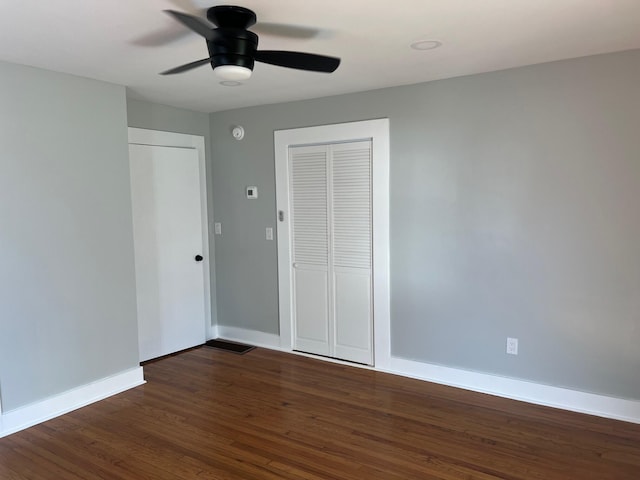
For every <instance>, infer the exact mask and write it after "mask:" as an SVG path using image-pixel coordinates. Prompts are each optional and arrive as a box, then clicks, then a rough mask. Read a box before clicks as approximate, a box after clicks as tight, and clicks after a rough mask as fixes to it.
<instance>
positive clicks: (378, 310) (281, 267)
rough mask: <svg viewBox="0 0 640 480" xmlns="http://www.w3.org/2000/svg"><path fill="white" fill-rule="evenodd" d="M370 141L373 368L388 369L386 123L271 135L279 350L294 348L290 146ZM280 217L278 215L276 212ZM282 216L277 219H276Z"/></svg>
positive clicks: (379, 122)
mask: <svg viewBox="0 0 640 480" xmlns="http://www.w3.org/2000/svg"><path fill="white" fill-rule="evenodd" d="M359 140H371V142H372V205H373V269H372V278H373V339H374V348H373V350H374V352H373V353H374V366H375V368H377V369H386V368H388V367H389V362H390V358H391V318H390V316H391V315H390V281H389V157H390V152H389V119H387V118H383V119H377V120H365V121H360V122H349V123H340V124H334V125H322V126H317V127H306V128H296V129H290V130H277V131H275V132H274V147H275V172H276V209H277V212H276V215H277V216H278V222H277V234H278V238H277V240H278V242H277V243H278V292H279V293H278V296H279V324H280V348H282V349H283V350H286V351H291V350H292V348H293V324H292V323H293V317H292V306H293V303H292V302H293V294H292V281H291V264H292V252H291V231H290V228H291V225H290V222H289V220H290V210H289V193H290V192H289V161H288V160H289V147H294V146H304V145H318V144H331V143H341V142H352V141H359ZM280 212H282V213H280ZM280 215H282V220H281V218H280Z"/></svg>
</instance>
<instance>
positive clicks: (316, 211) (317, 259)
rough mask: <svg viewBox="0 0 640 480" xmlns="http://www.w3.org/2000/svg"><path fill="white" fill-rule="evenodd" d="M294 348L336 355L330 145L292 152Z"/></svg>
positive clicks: (290, 156)
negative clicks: (332, 321)
mask: <svg viewBox="0 0 640 480" xmlns="http://www.w3.org/2000/svg"><path fill="white" fill-rule="evenodd" d="M289 172H290V178H289V181H290V192H291V198H290V202H291V205H290V210H289V211H290V212H291V235H292V247H293V248H292V254H293V255H292V257H293V265H292V278H293V325H294V349H295V350H300V351H303V352H309V353H315V354H319V355H330V354H331V351H330V338H329V334H330V329H329V305H330V300H329V227H328V212H327V201H328V192H327V190H328V187H327V149H326V147H323V146H314V147H297V148H292V149H291V151H290V155H289Z"/></svg>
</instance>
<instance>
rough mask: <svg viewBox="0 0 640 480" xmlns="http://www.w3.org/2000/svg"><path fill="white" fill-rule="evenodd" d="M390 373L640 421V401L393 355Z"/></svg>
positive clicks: (556, 406) (616, 418) (516, 398)
mask: <svg viewBox="0 0 640 480" xmlns="http://www.w3.org/2000/svg"><path fill="white" fill-rule="evenodd" d="M383 371H386V372H388V373H393V374H396V375H402V376H405V377H411V378H417V379H419V380H426V381H429V382H434V383H439V384H442V385H450V386H452V387H457V388H463V389H465V390H472V391H474V392H481V393H488V394H490V395H496V396H498V397H504V398H510V399H513V400H521V401H523V402H528V403H533V404H536V405H545V406H548V407H554V408H560V409H562V410H570V411H573V412H579V413H587V414H589V415H597V416H599V417H605V418H612V419H615V420H623V421H625V422H632V423H640V401H637V400H625V399H621V398H615V397H609V396H605V395H597V394H594V393H587V392H580V391H577V390H570V389H568V388H561V387H553V386H550V385H543V384H540V383H533V382H527V381H524V380H517V379H514V378H507V377H500V376H497V375H490V374H486V373H478V372H471V371H467V370H460V369H457V368H450V367H443V366H440V365H432V364H428V363H422V362H416V361H413V360H405V359H403V358H398V357H391V362H390V364H389V368H388V369H385V370H383Z"/></svg>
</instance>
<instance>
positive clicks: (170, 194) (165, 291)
mask: <svg viewBox="0 0 640 480" xmlns="http://www.w3.org/2000/svg"><path fill="white" fill-rule="evenodd" d="M129 160H130V167H131V192H132V206H133V233H134V250H135V267H136V288H137V302H138V335H139V336H138V338H139V347H140V360H141V361H144V360H149V359H151V358H156V357H160V356H162V355H167V354H169V353H173V352H176V351H179V350H183V349H185V348H190V347H193V346H196V345H201V344H202V343H204V342H205V336H206V332H205V325H206V324H205V286H204V272H203V263H204V262H203V256H204V255H205V253H206V252H204V249H203V231H202V211H201V196H200V185H201V181H200V165H199V157H198V152H197V151H196V150H195V149H193V148H174V147H166V146H153V145H134V144H130V145H129Z"/></svg>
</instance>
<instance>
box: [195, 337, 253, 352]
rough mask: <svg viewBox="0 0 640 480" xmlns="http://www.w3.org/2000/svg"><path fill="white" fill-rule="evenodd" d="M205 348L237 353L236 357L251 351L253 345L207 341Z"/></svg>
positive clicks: (216, 340)
mask: <svg viewBox="0 0 640 480" xmlns="http://www.w3.org/2000/svg"><path fill="white" fill-rule="evenodd" d="M205 345H206V346H207V347H211V348H215V349H218V350H225V351H227V352H232V353H237V354H238V355H243V354H245V353H247V352H249V351H251V350H253V349H254V348H256V347H254V346H253V345H244V344H242V343H235V342H228V341H227V340H220V339H217V338H216V339H215V340H209V341H207V343H205Z"/></svg>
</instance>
